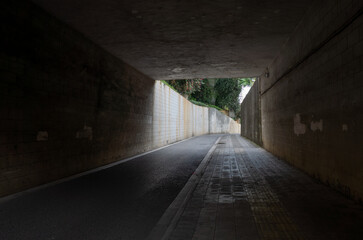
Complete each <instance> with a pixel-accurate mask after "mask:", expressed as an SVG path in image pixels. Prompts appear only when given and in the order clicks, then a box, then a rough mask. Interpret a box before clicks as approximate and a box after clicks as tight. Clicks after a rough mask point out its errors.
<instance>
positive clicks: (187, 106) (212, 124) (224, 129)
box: [152, 81, 240, 148]
mask: <svg viewBox="0 0 363 240" xmlns="http://www.w3.org/2000/svg"><path fill="white" fill-rule="evenodd" d="M153 133H154V134H153V142H152V146H153V147H154V148H156V147H160V146H164V145H166V144H170V143H173V142H176V141H180V140H183V139H186V138H190V137H193V136H198V135H203V134H210V133H211V134H212V133H233V134H238V133H240V124H238V123H237V122H236V121H234V120H233V119H232V118H230V117H228V116H226V115H225V114H223V113H221V112H219V111H218V110H216V109H215V108H207V107H201V106H197V105H194V104H192V103H191V102H189V101H188V100H187V99H186V98H184V97H183V96H181V95H180V94H178V93H177V92H175V91H174V90H173V89H171V88H169V87H168V86H167V85H165V84H163V83H162V82H160V81H156V82H155V93H154V110H153Z"/></svg>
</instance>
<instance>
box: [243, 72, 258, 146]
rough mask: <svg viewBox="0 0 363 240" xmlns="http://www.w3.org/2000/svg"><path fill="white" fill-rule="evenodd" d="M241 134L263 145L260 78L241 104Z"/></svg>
mask: <svg viewBox="0 0 363 240" xmlns="http://www.w3.org/2000/svg"><path fill="white" fill-rule="evenodd" d="M241 135H242V136H244V137H246V138H248V139H250V140H252V141H254V142H255V143H257V144H259V145H261V146H262V137H261V101H260V79H259V78H257V79H256V81H255V83H254V84H253V86H252V88H251V89H250V91H249V92H248V94H247V96H246V97H245V99H244V101H243V102H242V104H241Z"/></svg>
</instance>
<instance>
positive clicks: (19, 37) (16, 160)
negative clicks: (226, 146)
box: [0, 1, 209, 196]
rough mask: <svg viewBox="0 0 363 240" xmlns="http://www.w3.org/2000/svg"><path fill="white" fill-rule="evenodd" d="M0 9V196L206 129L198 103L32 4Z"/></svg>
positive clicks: (0, 6) (205, 118)
mask: <svg viewBox="0 0 363 240" xmlns="http://www.w3.org/2000/svg"><path fill="white" fill-rule="evenodd" d="M0 14H1V15H0V16H1V21H2V23H1V24H2V25H1V29H0V30H1V34H0V35H1V38H0V196H4V195H8V194H11V193H15V192H18V191H21V190H24V189H27V188H30V187H33V186H37V185H39V184H42V183H47V182H49V181H52V180H56V179H59V178H63V177H66V176H70V175H73V174H76V173H79V172H82V171H86V170H89V169H92V168H95V167H98V166H102V165H105V164H108V163H111V162H114V161H117V160H120V159H122V158H125V157H128V156H132V155H135V154H138V153H142V152H145V151H147V150H151V149H153V148H156V147H159V146H163V145H165V144H168V143H172V142H175V141H178V140H182V139H185V138H188V137H191V136H193V135H201V134H205V133H208V130H209V120H208V109H207V108H202V107H198V106H194V105H193V104H191V103H190V102H188V101H187V100H186V99H184V98H183V97H181V96H180V95H178V94H176V93H175V92H174V91H172V90H170V89H169V88H168V87H165V86H162V85H161V84H160V83H155V81H154V80H152V79H150V78H149V77H147V76H145V75H144V74H142V73H140V72H138V71H137V70H135V69H134V68H132V67H131V66H129V65H127V64H126V63H124V62H122V61H120V60H119V59H116V58H115V57H113V56H112V55H110V54H109V53H107V52H105V51H104V50H103V49H101V48H99V47H98V46H97V45H95V44H93V43H92V42H90V41H88V40H87V39H86V38H85V37H83V36H82V35H81V34H79V33H78V32H76V31H73V30H72V29H70V28H69V27H67V26H66V25H65V24H63V23H61V22H59V21H57V20H56V19H54V18H53V17H51V16H49V15H48V14H47V13H45V12H43V11H42V10H41V9H39V8H38V7H36V6H34V5H33V4H31V3H29V2H27V1H11V2H10V1H5V2H1V3H0Z"/></svg>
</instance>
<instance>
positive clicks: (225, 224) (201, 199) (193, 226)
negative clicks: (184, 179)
mask: <svg viewBox="0 0 363 240" xmlns="http://www.w3.org/2000/svg"><path fill="white" fill-rule="evenodd" d="M169 230H170V229H169ZM168 238H169V239H173V240H174V239H208V240H210V239H223V240H228V239H253V240H254V239H266V240H267V239H276V240H283V239H316V240H318V239H319V240H322V239H329V240H333V239H339V240H342V239H363V208H362V206H360V205H358V204H355V203H354V202H352V201H350V200H348V199H346V198H345V197H344V196H342V195H340V194H339V193H337V192H335V191H334V190H332V189H330V188H328V187H326V186H324V185H322V184H319V183H317V182H315V181H314V180H313V179H312V178H310V177H309V176H307V175H306V174H304V173H302V172H301V171H299V170H297V169H295V168H293V167H291V166H290V165H288V164H286V163H284V162H283V161H281V160H278V159H277V158H276V157H274V156H273V155H271V154H270V153H268V152H267V151H265V150H263V149H262V148H260V147H257V146H256V145H254V144H252V143H251V142H249V141H247V140H245V139H244V138H241V137H240V136H238V135H225V136H223V137H222V138H221V140H220V141H219V143H218V145H217V147H216V149H215V150H214V152H213V154H212V155H211V159H210V161H209V163H208V165H207V166H206V169H205V172H204V174H203V176H202V177H201V179H200V182H199V183H198V185H197V186H196V188H195V190H194V192H193V193H192V195H191V197H190V199H189V201H188V202H187V204H186V205H185V208H184V211H183V213H182V214H181V216H180V218H179V220H178V222H177V224H176V227H175V228H174V229H172V231H171V234H170V235H169V236H168Z"/></svg>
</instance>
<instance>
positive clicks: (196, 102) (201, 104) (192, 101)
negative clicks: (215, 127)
mask: <svg viewBox="0 0 363 240" xmlns="http://www.w3.org/2000/svg"><path fill="white" fill-rule="evenodd" d="M189 101H190V102H191V103H193V104H195V105H198V106H202V107H211V108H215V109H217V110H218V111H221V110H223V109H222V108H220V107H217V106H214V105H211V104H205V103H203V102H198V101H195V100H192V99H190V100H189Z"/></svg>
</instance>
